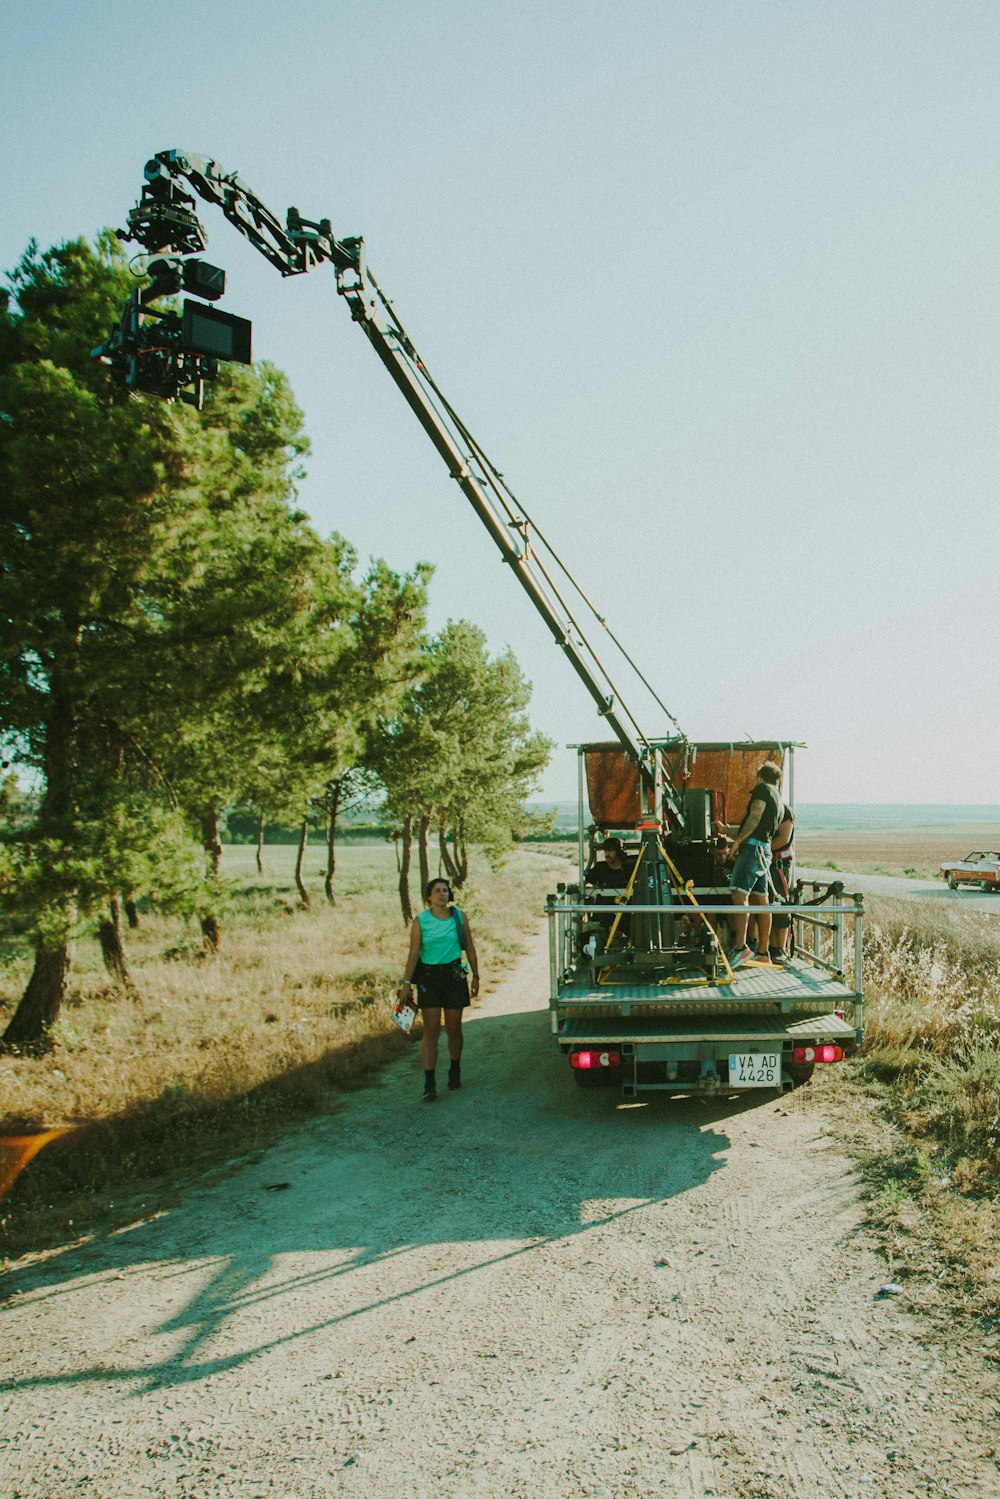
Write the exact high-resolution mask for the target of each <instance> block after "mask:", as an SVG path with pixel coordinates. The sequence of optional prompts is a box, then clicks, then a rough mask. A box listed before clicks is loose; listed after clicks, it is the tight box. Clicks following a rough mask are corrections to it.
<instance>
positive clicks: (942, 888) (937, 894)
mask: <svg viewBox="0 0 1000 1499" xmlns="http://www.w3.org/2000/svg"><path fill="white" fill-rule="evenodd" d="M796 872H797V874H798V877H799V879H801V880H820V881H821V882H822V883H823V884H828V883H829V882H830V881H831V880H842V881H843V884H844V889H845V890H860V891H862V892H863V893H864V894H865V895H887V896H892V897H893V899H897V900H927V901H933V902H934V903H935V905H940V904H941V903H942V902H945V901H947V902H949V903H955V904H957V905H958V906H959V907H960V908H961V909H962V910H963V911H991V912H992V913H993V915H994V916H1000V895H984V894H983V893H982V892H981V891H979V890H976V891H971V890H949V889H948V886H947V885H946V884H945V882H944V880H908V879H904V878H903V877H902V876H896V875H888V874H845V873H844V871H843V870H839V869H838V870H836V871H834V870H832V869H799V870H797V871H796Z"/></svg>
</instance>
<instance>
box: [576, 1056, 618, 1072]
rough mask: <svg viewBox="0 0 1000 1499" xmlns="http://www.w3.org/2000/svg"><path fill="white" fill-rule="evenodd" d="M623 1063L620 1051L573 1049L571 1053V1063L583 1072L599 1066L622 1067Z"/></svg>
mask: <svg viewBox="0 0 1000 1499" xmlns="http://www.w3.org/2000/svg"><path fill="white" fill-rule="evenodd" d="M621 1064H622V1054H621V1052H620V1051H571V1052H570V1054H569V1065H570V1066H571V1067H576V1068H577V1070H578V1071H581V1072H588V1071H590V1070H591V1069H592V1068H593V1069H596V1068H598V1067H620V1066H621Z"/></svg>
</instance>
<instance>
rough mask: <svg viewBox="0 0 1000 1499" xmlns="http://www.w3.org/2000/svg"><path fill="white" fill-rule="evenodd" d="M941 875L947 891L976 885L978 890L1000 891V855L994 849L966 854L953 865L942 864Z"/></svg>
mask: <svg viewBox="0 0 1000 1499" xmlns="http://www.w3.org/2000/svg"><path fill="white" fill-rule="evenodd" d="M941 874H942V877H943V878H944V879H946V880H947V881H948V888H949V890H957V889H958V887H959V885H978V886H979V888H980V890H1000V853H998V852H997V851H996V849H987V850H980V851H979V852H974V853H971V854H966V856H965V858H964V859H958V860H957V861H956V862H955V863H954V864H942V865H941Z"/></svg>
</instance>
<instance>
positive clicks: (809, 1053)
mask: <svg viewBox="0 0 1000 1499" xmlns="http://www.w3.org/2000/svg"><path fill="white" fill-rule="evenodd" d="M843 1060H844V1048H843V1047H842V1046H835V1045H834V1044H833V1043H832V1042H830V1041H827V1042H825V1043H824V1044H823V1045H822V1046H796V1048H795V1050H794V1051H793V1052H792V1061H793V1062H842V1061H843Z"/></svg>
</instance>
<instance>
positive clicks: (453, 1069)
mask: <svg viewBox="0 0 1000 1499" xmlns="http://www.w3.org/2000/svg"><path fill="white" fill-rule="evenodd" d="M461 1086H462V1064H461V1062H452V1064H451V1066H450V1067H449V1068H448V1087H449V1088H451V1089H452V1090H453V1091H454V1089H455V1088H460V1087H461Z"/></svg>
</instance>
